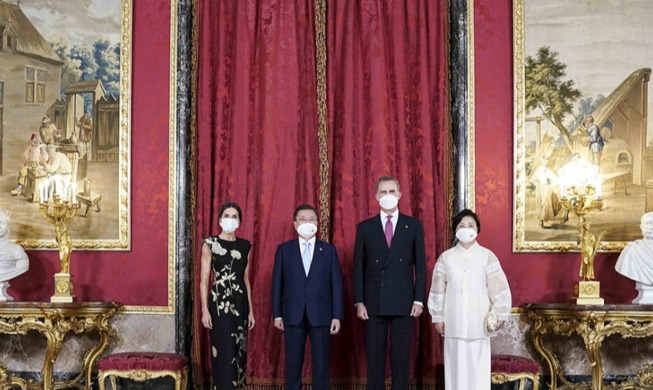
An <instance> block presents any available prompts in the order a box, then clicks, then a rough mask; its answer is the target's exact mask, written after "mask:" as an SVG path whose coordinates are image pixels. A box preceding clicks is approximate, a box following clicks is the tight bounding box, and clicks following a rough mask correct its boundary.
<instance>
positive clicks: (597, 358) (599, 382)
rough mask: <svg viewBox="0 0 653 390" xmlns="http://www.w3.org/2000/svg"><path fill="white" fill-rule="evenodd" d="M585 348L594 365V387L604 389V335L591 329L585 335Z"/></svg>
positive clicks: (596, 389)
mask: <svg viewBox="0 0 653 390" xmlns="http://www.w3.org/2000/svg"><path fill="white" fill-rule="evenodd" d="M583 339H584V341H585V350H586V351H587V357H588V358H589V361H590V365H591V367H592V389H593V390H603V362H601V342H602V341H603V337H600V336H598V334H597V332H596V331H590V332H589V334H586V335H583Z"/></svg>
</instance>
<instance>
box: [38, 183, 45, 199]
mask: <svg viewBox="0 0 653 390" xmlns="http://www.w3.org/2000/svg"><path fill="white" fill-rule="evenodd" d="M43 184H44V182H40V183H39V203H43V202H44V200H45V199H44V198H45V194H44V193H43Z"/></svg>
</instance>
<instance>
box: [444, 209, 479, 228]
mask: <svg viewBox="0 0 653 390" xmlns="http://www.w3.org/2000/svg"><path fill="white" fill-rule="evenodd" d="M465 217H472V218H474V221H476V229H477V230H476V232H477V233H480V232H481V220H480V219H478V215H477V214H476V213H475V212H473V211H472V210H470V209H464V210H462V211H461V212H459V213H458V214H456V215H455V216H454V217H453V218H452V219H451V227H452V229H453V231H454V232H455V231H456V227H457V226H458V224H459V223H460V221H462V220H463V218H465Z"/></svg>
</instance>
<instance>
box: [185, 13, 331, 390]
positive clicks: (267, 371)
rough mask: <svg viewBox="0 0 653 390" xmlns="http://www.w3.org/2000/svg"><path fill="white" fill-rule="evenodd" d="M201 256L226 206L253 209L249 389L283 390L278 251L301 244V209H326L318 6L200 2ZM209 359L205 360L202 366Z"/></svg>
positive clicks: (248, 226) (198, 354)
mask: <svg viewBox="0 0 653 390" xmlns="http://www.w3.org/2000/svg"><path fill="white" fill-rule="evenodd" d="M199 3H200V9H199V15H200V31H199V64H198V67H199V79H198V80H199V82H198V84H199V88H198V89H199V91H198V93H199V95H198V135H197V142H198V161H197V165H198V174H197V179H198V182H197V219H198V228H197V236H196V238H197V242H198V247H197V248H196V253H197V255H196V256H195V258H196V261H195V264H196V266H195V272H194V273H195V280H196V281H199V268H200V267H199V263H200V261H199V260H200V259H199V250H200V246H201V238H203V237H206V236H209V235H214V234H218V233H219V228H218V215H217V212H218V210H219V207H220V205H221V204H222V203H223V202H225V201H227V200H231V201H235V202H237V203H238V204H239V205H240V206H241V208H242V210H243V220H242V225H241V228H240V229H239V230H238V235H239V236H241V237H244V238H247V239H249V240H251V241H252V243H253V248H252V251H253V252H252V255H251V263H250V280H251V283H252V288H253V291H252V301H253V303H254V314H255V316H256V319H257V325H256V327H255V328H254V329H253V331H251V332H250V333H249V343H248V349H249V350H248V358H249V362H248V376H249V377H250V379H249V382H263V383H272V382H275V381H276V382H277V383H282V381H283V380H282V378H283V364H282V362H283V357H282V356H283V343H282V334H281V332H279V331H278V330H276V329H274V328H273V327H272V320H271V316H272V314H271V302H270V281H271V278H272V265H273V262H274V252H275V250H276V247H277V245H278V244H280V243H281V242H284V241H286V240H289V239H290V238H292V237H293V234H294V229H293V225H292V220H293V211H294V208H295V206H296V205H298V204H301V203H312V204H316V203H317V195H316V193H317V188H318V185H319V184H318V174H317V165H316V161H317V155H318V153H317V149H318V143H317V142H318V141H317V136H316V129H317V119H316V118H317V113H316V99H315V96H316V79H315V49H314V47H315V38H314V33H313V31H314V23H313V20H314V14H313V6H312V2H311V1H296V0H247V1H241V0H237V1H236V0H234V1H214V0H206V1H200V2H199ZM195 294H196V295H195V297H196V299H195V316H194V319H193V320H194V330H195V332H194V333H195V335H196V336H197V335H200V334H201V335H202V337H199V336H198V337H195V338H194V340H193V345H194V347H195V348H194V356H195V359H194V360H195V362H194V368H195V370H196V375H195V382H196V384H200V383H202V382H203V381H204V382H207V381H208V378H209V377H210V358H209V356H210V354H209V341H208V334H207V332H205V330H204V329H203V328H202V327H201V323H200V321H199V320H200V316H201V310H200V303H199V302H200V300H199V296H198V284H197V283H196V286H195ZM198 358H201V359H202V360H199V359H198Z"/></svg>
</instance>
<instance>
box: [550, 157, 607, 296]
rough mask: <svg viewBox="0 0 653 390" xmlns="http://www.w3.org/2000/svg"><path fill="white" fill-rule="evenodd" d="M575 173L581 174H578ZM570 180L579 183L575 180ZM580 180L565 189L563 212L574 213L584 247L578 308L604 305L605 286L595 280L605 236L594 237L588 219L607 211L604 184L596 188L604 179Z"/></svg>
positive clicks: (563, 191) (580, 245)
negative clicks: (604, 199)
mask: <svg viewBox="0 0 653 390" xmlns="http://www.w3.org/2000/svg"><path fill="white" fill-rule="evenodd" d="M575 169H576V168H575ZM575 169H574V170H575ZM597 171H598V170H597ZM574 173H575V174H578V172H574ZM568 180H572V183H575V182H574V181H573V180H574V179H573V178H572V179H568ZM577 180H579V181H580V182H582V184H580V185H575V184H574V185H571V186H570V187H568V188H566V187H565V186H564V185H563V189H562V199H561V201H560V205H561V206H562V209H563V210H565V211H566V212H568V213H569V212H573V213H574V215H576V217H577V219H578V239H577V240H576V243H577V244H578V245H579V247H580V248H579V249H580V254H581V261H580V270H579V271H578V277H579V278H581V279H582V280H581V281H579V282H578V283H577V284H576V286H575V287H574V293H575V296H574V298H573V299H572V301H573V302H574V303H576V304H578V305H602V304H603V303H604V300H603V298H601V295H600V293H601V285H600V282H598V281H596V280H594V278H595V274H594V257H595V256H596V253H597V252H598V249H599V246H600V245H601V240H602V239H603V235H604V234H605V232H601V233H600V234H599V235H598V236H597V235H595V234H593V233H591V232H590V231H589V226H590V225H589V223H587V218H586V217H585V216H586V215H587V214H588V213H589V212H591V211H592V210H601V209H602V208H603V198H602V197H601V190H600V184H594V183H600V178H599V179H593V180H591V181H588V178H587V176H584V177H582V178H581V179H577ZM597 180H598V181H597Z"/></svg>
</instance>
